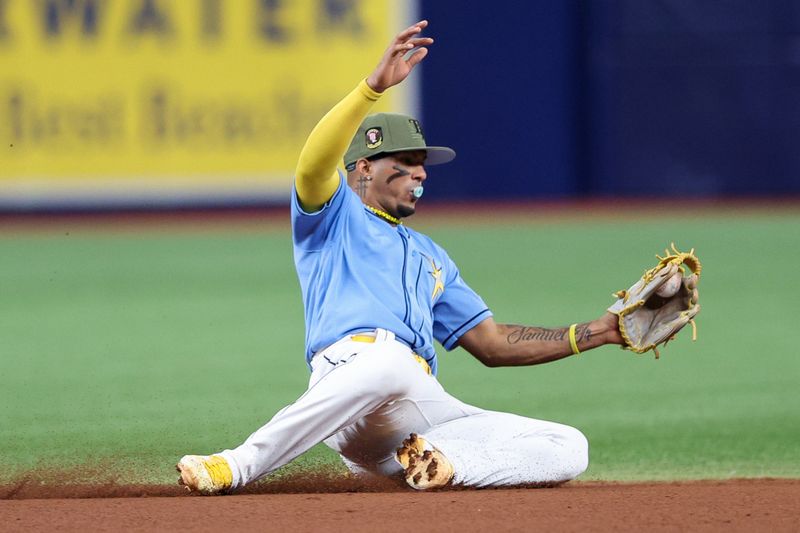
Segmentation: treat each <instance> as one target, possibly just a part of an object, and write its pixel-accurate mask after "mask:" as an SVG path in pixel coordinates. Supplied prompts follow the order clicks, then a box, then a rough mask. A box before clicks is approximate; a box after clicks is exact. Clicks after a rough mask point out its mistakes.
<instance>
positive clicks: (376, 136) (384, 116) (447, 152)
mask: <svg viewBox="0 0 800 533" xmlns="http://www.w3.org/2000/svg"><path fill="white" fill-rule="evenodd" d="M410 150H425V151H426V152H427V153H428V155H427V157H426V158H425V165H441V164H442V163H447V162H449V161H452V160H453V159H454V158H455V157H456V152H455V150H453V149H452V148H447V147H446V146H427V145H426V144H425V136H424V134H423V133H422V126H421V125H420V123H419V121H418V120H417V119H415V118H413V117H409V116H408V115H400V114H397V113H376V114H374V115H369V116H367V118H365V119H364V121H363V122H362V123H361V125H360V126H359V127H358V131H357V132H356V135H355V137H353V140H352V141H351V142H350V148H348V149H347V153H345V154H344V166H345V168H346V169H347V170H353V169H354V168H355V164H356V161H358V160H359V159H361V158H362V157H363V158H368V157H372V156H374V155H378V154H393V153H397V152H408V151H410Z"/></svg>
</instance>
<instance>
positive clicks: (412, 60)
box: [406, 48, 428, 68]
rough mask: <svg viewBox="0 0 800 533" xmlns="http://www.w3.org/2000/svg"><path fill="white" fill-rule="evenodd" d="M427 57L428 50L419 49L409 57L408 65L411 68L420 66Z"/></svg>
mask: <svg viewBox="0 0 800 533" xmlns="http://www.w3.org/2000/svg"><path fill="white" fill-rule="evenodd" d="M426 55H428V49H427V48H418V49H417V50H416V51H415V52H414V53H413V54H411V55H410V56H409V58H408V59H407V60H406V63H407V64H408V66H409V67H410V68H414V67H415V66H417V65H418V64H419V62H420V61H422V60H423V59H424V58H425V56H426Z"/></svg>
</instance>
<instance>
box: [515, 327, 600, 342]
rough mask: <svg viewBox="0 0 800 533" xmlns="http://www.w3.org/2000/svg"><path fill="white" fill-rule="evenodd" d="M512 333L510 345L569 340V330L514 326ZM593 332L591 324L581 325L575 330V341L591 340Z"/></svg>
mask: <svg viewBox="0 0 800 533" xmlns="http://www.w3.org/2000/svg"><path fill="white" fill-rule="evenodd" d="M512 328H513V329H512V330H511V332H510V333H509V334H508V336H507V337H506V340H507V341H508V343H509V344H519V343H521V342H546V341H566V340H567V339H569V328H553V329H550V328H532V327H527V326H512ZM591 336H592V330H591V329H589V324H579V325H578V326H577V327H576V328H575V340H576V341H577V342H582V341H585V340H589V339H590V338H591Z"/></svg>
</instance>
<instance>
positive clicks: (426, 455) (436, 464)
mask: <svg viewBox="0 0 800 533" xmlns="http://www.w3.org/2000/svg"><path fill="white" fill-rule="evenodd" d="M396 458H397V462H399V463H400V465H401V466H402V467H403V471H404V474H405V478H406V483H408V484H409V486H410V487H411V488H413V489H416V490H432V489H439V488H442V487H445V486H447V485H449V484H450V481H451V480H452V479H453V466H452V465H451V464H450V461H448V460H447V459H446V458H445V457H444V455H442V453H441V452H439V451H438V450H435V449H433V450H431V449H428V450H426V449H425V441H424V440H423V439H421V438H420V437H419V436H418V435H417V434H416V433H412V434H411V436H410V437H409V438H407V439H405V440H404V441H403V444H402V445H401V446H400V448H398V449H397V454H396Z"/></svg>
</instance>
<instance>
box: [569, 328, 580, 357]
mask: <svg viewBox="0 0 800 533" xmlns="http://www.w3.org/2000/svg"><path fill="white" fill-rule="evenodd" d="M577 325H578V324H572V325H571V326H570V327H569V345H570V347H571V348H572V353H573V354H575V355H578V354H580V353H581V351H580V350H579V349H578V342H577V341H576V340H575V326H577Z"/></svg>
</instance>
